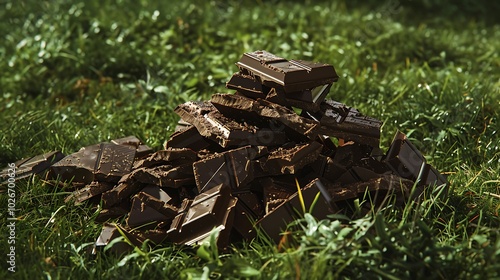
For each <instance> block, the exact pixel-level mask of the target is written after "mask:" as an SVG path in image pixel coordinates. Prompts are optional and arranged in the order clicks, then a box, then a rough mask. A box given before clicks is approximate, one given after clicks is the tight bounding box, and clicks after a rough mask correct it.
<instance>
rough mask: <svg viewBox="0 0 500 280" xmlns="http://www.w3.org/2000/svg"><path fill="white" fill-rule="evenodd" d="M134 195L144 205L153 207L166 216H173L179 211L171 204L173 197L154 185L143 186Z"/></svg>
mask: <svg viewBox="0 0 500 280" xmlns="http://www.w3.org/2000/svg"><path fill="white" fill-rule="evenodd" d="M135 197H136V198H138V199H139V200H140V201H141V203H143V204H144V205H146V206H148V207H151V208H153V209H155V210H156V211H158V212H159V213H161V214H163V215H164V216H166V217H170V218H173V217H174V216H175V215H177V212H178V211H179V209H178V208H177V207H175V205H173V198H171V197H170V196H169V195H168V194H167V193H166V192H164V191H163V190H162V189H161V188H159V187H156V186H148V187H145V188H144V189H142V191H140V192H139V193H137V194H136V195H135Z"/></svg>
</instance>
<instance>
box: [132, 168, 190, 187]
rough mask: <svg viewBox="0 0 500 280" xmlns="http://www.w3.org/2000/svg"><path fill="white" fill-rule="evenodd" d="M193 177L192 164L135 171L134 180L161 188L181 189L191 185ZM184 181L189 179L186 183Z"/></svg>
mask: <svg viewBox="0 0 500 280" xmlns="http://www.w3.org/2000/svg"><path fill="white" fill-rule="evenodd" d="M192 177H193V167H192V163H187V164H183V165H179V166H175V167H174V166H172V165H160V166H156V167H152V168H145V167H142V168H139V169H136V170H134V179H135V180H137V181H139V182H141V183H144V184H153V185H157V186H160V187H172V188H176V187H180V186H182V185H183V183H184V184H188V185H189V184H191V183H192V180H191V179H189V178H192ZM184 179H188V180H187V181H185V180H184Z"/></svg>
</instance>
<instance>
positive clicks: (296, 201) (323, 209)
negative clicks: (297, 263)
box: [256, 179, 334, 243]
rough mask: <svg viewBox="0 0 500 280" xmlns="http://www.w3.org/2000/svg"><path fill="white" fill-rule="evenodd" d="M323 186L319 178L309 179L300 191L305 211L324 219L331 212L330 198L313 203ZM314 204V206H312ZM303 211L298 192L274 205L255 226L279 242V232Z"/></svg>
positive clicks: (321, 197) (323, 198)
mask: <svg viewBox="0 0 500 280" xmlns="http://www.w3.org/2000/svg"><path fill="white" fill-rule="evenodd" d="M324 188H325V187H324V186H323V184H321V181H320V180H319V179H315V180H313V181H311V182H310V183H309V184H307V185H306V186H304V187H301V193H302V198H303V202H304V205H305V206H306V211H307V212H310V213H311V214H312V215H313V216H314V217H316V218H317V219H325V218H326V217H327V215H328V214H331V213H333V209H334V208H332V207H331V206H330V205H329V203H328V201H329V200H331V198H330V197H323V196H322V195H320V198H319V199H318V200H317V201H316V203H315V204H314V203H313V202H314V201H315V200H316V196H317V195H318V193H319V194H321V193H325V191H322V189H324ZM313 204H314V207H312V206H313ZM303 214H304V213H303V212H302V202H301V199H300V198H299V195H298V193H297V192H296V193H294V194H292V195H290V196H289V197H288V198H287V199H286V200H285V201H284V202H283V203H281V204H280V205H279V206H277V207H275V208H274V209H273V210H272V211H271V212H269V213H268V214H266V215H265V216H264V217H263V218H262V219H260V220H259V221H257V224H256V225H257V226H259V227H261V228H262V229H263V230H264V232H265V233H266V234H267V235H268V236H269V237H270V238H271V239H273V240H274V241H275V242H276V243H279V240H280V239H281V235H280V233H281V232H283V230H284V229H286V227H287V226H288V224H290V223H291V222H292V221H293V220H295V219H297V218H299V217H301V216H302V215H303Z"/></svg>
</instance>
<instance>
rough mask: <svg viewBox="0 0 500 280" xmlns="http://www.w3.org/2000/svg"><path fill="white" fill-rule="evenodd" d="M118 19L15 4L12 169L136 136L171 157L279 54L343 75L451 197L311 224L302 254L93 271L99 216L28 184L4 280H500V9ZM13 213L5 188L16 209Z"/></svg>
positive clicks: (214, 4) (80, 6)
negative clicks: (258, 66)
mask: <svg viewBox="0 0 500 280" xmlns="http://www.w3.org/2000/svg"><path fill="white" fill-rule="evenodd" d="M115 2H116V3H113V4H110V3H108V2H104V3H101V1H96V0H91V1H85V2H82V3H77V2H76V1H63V0H56V1H34V0H26V1H12V2H10V1H3V2H2V3H1V4H0V35H1V36H0V38H2V43H0V73H1V75H0V103H1V105H0V114H1V120H2V121H1V122H0V167H4V166H7V164H8V163H11V162H14V161H16V160H18V159H20V158H23V157H28V156H33V155H37V154H41V153H44V152H49V151H53V150H61V151H62V152H63V153H65V154H69V153H72V152H75V151H77V150H78V149H79V148H80V147H83V146H87V145H91V144H94V143H98V142H102V141H109V140H111V139H115V138H120V137H124V136H128V135H136V136H137V137H139V138H141V139H143V140H144V141H145V142H146V144H148V145H149V146H150V147H152V148H153V149H155V150H158V149H161V147H162V144H163V142H164V141H165V140H166V139H167V138H168V137H169V135H170V134H171V133H172V132H173V130H174V127H175V124H176V122H177V121H178V116H177V115H176V114H174V113H173V109H174V108H175V107H176V106H177V105H178V104H180V103H183V102H186V101H188V100H205V99H208V98H209V97H210V95H211V94H213V93H217V92H229V91H228V90H227V89H225V87H224V86H225V82H226V81H228V79H229V78H230V76H231V75H232V74H233V73H234V72H236V71H237V68H236V66H235V65H234V63H235V62H236V61H238V59H239V57H240V56H241V54H243V53H244V52H249V51H254V50H260V49H264V50H268V51H270V52H272V53H275V54H277V55H280V56H283V57H286V58H295V59H305V60H313V61H321V62H325V63H330V64H332V65H334V66H335V69H336V70H337V72H338V73H339V75H340V79H339V81H338V82H337V83H336V84H334V86H333V87H332V89H331V91H330V94H329V97H328V98H330V99H335V100H337V101H340V102H343V103H345V104H347V105H350V106H353V107H356V108H358V109H359V110H360V111H361V112H362V113H364V114H366V115H368V116H372V117H375V118H378V119H380V120H382V121H383V123H384V124H383V126H382V131H381V135H382V137H381V148H382V149H383V150H386V149H387V147H388V145H389V143H390V141H391V140H392V137H393V135H394V133H395V132H396V131H397V130H398V129H399V130H401V131H402V132H404V133H406V134H407V135H408V136H409V137H410V139H411V140H412V142H413V143H414V144H415V145H416V146H417V147H418V148H419V149H420V150H421V151H422V152H423V153H424V155H425V156H426V158H427V160H428V161H429V163H431V164H432V165H433V166H435V167H436V168H437V169H438V170H440V171H442V172H443V173H445V174H447V175H448V179H449V182H450V193H449V195H448V196H447V197H442V198H439V197H437V196H436V195H435V194H433V193H432V192H431V191H429V192H428V193H427V194H426V198H427V199H426V200H425V201H423V202H422V203H420V204H418V205H417V204H413V203H411V204H408V205H407V206H406V207H405V208H404V209H393V208H391V207H388V208H386V209H383V210H381V211H377V212H372V213H369V214H368V215H364V216H363V215H354V216H353V217H343V216H342V217H341V216H339V217H336V218H335V219H332V220H324V221H316V220H315V219H313V218H312V217H311V216H305V217H304V219H302V220H300V221H297V222H296V226H295V227H293V229H294V232H293V233H292V234H291V236H293V238H291V240H290V242H289V243H288V244H286V245H285V246H276V245H274V244H271V243H270V242H269V241H268V240H267V239H266V238H264V237H259V238H257V239H256V240H253V241H251V242H248V243H244V244H235V245H234V246H233V247H231V248H230V250H229V251H227V252H218V251H217V250H216V249H215V248H214V247H213V246H210V243H207V244H205V245H203V246H201V247H184V246H171V245H165V246H162V247H150V246H148V245H147V244H146V245H145V246H143V247H142V248H136V250H135V251H134V252H132V253H131V254H129V255H126V256H113V255H110V254H106V253H103V254H98V255H97V256H96V257H93V256H91V255H90V254H89V251H90V250H91V248H92V243H93V242H94V241H95V239H96V237H97V236H98V234H99V232H100V230H101V225H100V224H99V223H96V222H94V219H95V217H96V215H97V213H96V209H95V207H93V206H92V205H90V204H84V205H80V206H72V205H69V204H66V203H64V197H65V196H66V195H67V194H68V193H67V192H66V191H65V190H63V189H57V188H54V187H51V186H49V185H47V184H44V182H43V181H41V180H39V179H37V178H32V179H30V180H26V181H18V182H16V189H15V191H16V197H15V198H16V208H17V209H18V210H17V211H16V215H17V221H16V223H15V224H16V229H15V236H16V243H15V253H16V272H15V273H12V272H9V271H8V270H7V268H8V267H9V265H8V264H7V263H6V261H7V260H8V256H7V253H8V252H9V250H10V246H11V244H8V239H7V234H8V230H9V229H8V228H7V227H6V226H3V229H2V235H1V237H0V247H1V248H2V252H3V255H2V256H3V259H2V264H3V265H2V268H3V269H2V271H0V278H1V279H11V278H12V279H33V278H35V279H40V278H42V279H80V278H85V279H114V278H119V279H128V278H130V279H139V278H153V279H162V278H166V279H179V278H181V277H183V278H187V279H189V278H201V279H208V278H247V277H248V278H255V279H335V278H363V279H372V278H373V279H408V278H424V277H427V278H429V279H472V278H478V279H479V278H480V279H493V278H499V277H500V219H499V217H498V214H499V211H500V197H499V195H500V180H499V178H500V147H499V143H500V135H499V134H500V113H499V112H500V56H499V50H500V21H499V20H498V14H500V3H496V2H493V1H470V0H460V1H451V0H450V1H444V0H443V1H427V0H426V1H420V2H419V3H417V1H410V0H408V1H404V0H385V1H336V3H330V2H331V1H312V0H310V1H289V2H287V3H282V2H278V1H265V2H264V1H244V0H230V1H222V0H213V1H201V0H200V1H197V0H189V1H187V0H186V1H177V0H175V1H157V3H156V2H154V3H150V2H149V1H145V0H141V1H128V0H119V1H115ZM7 199H8V196H7V191H6V188H5V187H1V189H0V203H1V205H2V209H6V208H7V207H6V206H7ZM360 203H363V202H362V201H361V202H360ZM4 205H5V208H3V207H4ZM7 214H8V213H7V210H2V212H1V214H0V215H1V216H0V217H1V221H2V224H8V221H7Z"/></svg>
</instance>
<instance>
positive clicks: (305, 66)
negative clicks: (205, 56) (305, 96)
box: [236, 51, 338, 92]
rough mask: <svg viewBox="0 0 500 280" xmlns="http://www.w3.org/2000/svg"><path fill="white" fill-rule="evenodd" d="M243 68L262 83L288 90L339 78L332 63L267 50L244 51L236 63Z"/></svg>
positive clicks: (241, 70) (314, 85)
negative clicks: (296, 57)
mask: <svg viewBox="0 0 500 280" xmlns="http://www.w3.org/2000/svg"><path fill="white" fill-rule="evenodd" d="M236 65H237V66H238V67H239V69H240V72H241V73H242V74H244V75H245V74H246V75H252V76H254V77H256V79H258V80H260V81H261V83H262V84H263V85H266V86H269V87H280V88H283V90H284V91H285V92H294V91H300V90H305V89H311V88H314V87H317V86H321V85H324V84H330V83H333V82H335V81H337V80H338V75H337V73H336V72H335V69H334V68H333V66H331V65H328V64H323V63H314V62H310V61H304V60H289V61H288V60H286V59H284V58H281V57H278V56H276V55H274V54H272V53H269V52H267V51H255V52H251V53H245V54H243V56H242V57H241V59H240V60H239V61H238V62H237V63H236Z"/></svg>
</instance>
